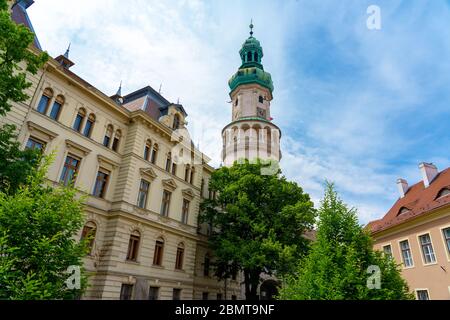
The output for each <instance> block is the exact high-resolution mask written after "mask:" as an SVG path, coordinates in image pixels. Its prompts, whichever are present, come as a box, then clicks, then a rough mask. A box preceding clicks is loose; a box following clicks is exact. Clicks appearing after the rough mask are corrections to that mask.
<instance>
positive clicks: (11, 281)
mask: <svg viewBox="0 0 450 320" xmlns="http://www.w3.org/2000/svg"><path fill="white" fill-rule="evenodd" d="M48 164H49V160H48V158H44V159H43V165H41V166H39V168H38V169H37V170H34V171H33V173H32V174H31V175H30V176H29V177H28V180H27V183H26V184H24V185H22V186H21V187H20V188H19V189H18V190H17V192H16V193H15V194H6V193H3V192H0V299H73V298H75V297H77V296H79V295H80V294H81V293H82V291H83V289H84V288H85V286H86V277H85V275H84V271H83V268H82V258H83V257H84V256H85V255H86V253H87V252H88V247H87V241H89V239H85V240H83V241H81V242H79V241H77V239H75V235H76V234H77V233H78V231H79V230H80V229H81V227H82V225H83V221H84V213H83V204H82V202H83V199H82V198H81V199H77V197H78V196H77V190H76V189H74V188H73V187H71V186H69V187H62V186H61V187H53V186H49V185H48V184H46V178H45V176H46V172H47V168H48ZM69 266H80V271H81V273H80V275H81V277H80V284H81V287H80V289H76V288H75V289H73V288H69V287H68V286H67V285H66V281H67V279H68V278H69V276H70V275H71V274H67V273H66V271H67V268H68V267H69ZM73 284H75V282H73Z"/></svg>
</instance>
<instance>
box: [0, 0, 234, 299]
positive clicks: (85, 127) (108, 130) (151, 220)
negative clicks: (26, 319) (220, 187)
mask: <svg viewBox="0 0 450 320" xmlns="http://www.w3.org/2000/svg"><path fill="white" fill-rule="evenodd" d="M32 3H33V1H32V0H22V1H19V2H18V3H17V4H16V5H14V7H13V9H12V16H13V18H14V20H15V21H16V22H18V23H23V24H25V25H27V26H28V27H29V28H31V29H32V26H31V23H30V21H29V19H28V16H27V14H26V9H27V8H28V7H29V6H30V5H31V4H32ZM31 50H34V51H36V52H39V51H40V50H41V49H40V46H39V42H38V41H37V39H36V41H35V43H34V47H33V48H31ZM73 64H74V62H72V61H71V60H70V58H69V50H67V51H66V53H65V54H64V55H60V56H58V57H56V58H55V59H50V60H49V61H48V62H47V63H46V64H45V66H43V67H42V68H41V69H40V70H39V71H38V73H37V74H36V75H31V74H30V75H28V81H30V82H31V83H32V86H31V87H30V88H29V89H28V90H27V94H28V96H29V99H28V100H27V101H25V102H23V103H14V104H13V108H12V110H11V111H10V112H9V113H8V114H7V116H6V117H5V118H2V119H1V121H0V122H1V123H13V124H15V125H16V126H17V132H18V139H19V141H20V142H21V143H22V146H23V147H24V148H26V147H33V148H40V149H42V150H43V151H44V152H45V154H50V153H51V152H54V154H55V157H54V161H53V163H52V165H51V167H50V169H49V172H48V179H49V180H50V181H51V182H52V183H54V184H59V183H63V184H67V183H69V182H70V181H73V182H74V184H75V186H76V187H77V188H79V189H80V190H82V192H84V193H85V194H86V195H88V197H87V201H86V224H85V226H84V228H83V230H80V233H79V235H78V237H80V238H81V237H84V236H86V235H87V234H91V235H94V236H95V237H94V240H93V241H92V242H91V252H90V254H89V255H88V256H87V257H86V258H85V267H86V269H87V271H88V273H89V275H90V277H89V284H90V286H89V288H88V290H87V292H86V294H85V296H84V297H83V298H84V299H239V298H240V297H241V294H240V292H241V289H240V283H239V281H240V279H239V276H237V277H234V278H232V279H228V280H227V281H217V279H215V278H214V277H213V276H212V274H213V271H212V270H211V268H210V262H211V259H213V257H212V256H211V253H210V252H209V250H208V246H207V235H208V228H207V226H200V225H199V224H198V222H197V216H198V212H199V204H200V201H201V199H202V198H203V197H208V196H211V195H210V194H209V192H208V180H209V177H210V175H211V173H212V172H213V170H214V169H213V168H212V167H211V166H209V165H208V164H207V163H208V161H209V159H208V157H207V156H205V155H204V154H203V153H202V152H200V151H199V150H198V149H196V148H195V147H194V146H193V144H192V143H189V140H188V139H186V137H188V133H187V130H186V128H185V123H186V122H185V119H186V117H187V113H186V111H185V109H184V108H183V106H181V105H179V104H174V103H170V102H169V101H168V100H166V99H165V98H164V97H163V96H161V95H160V94H159V93H158V92H156V91H155V90H154V89H152V88H151V87H150V86H147V87H144V88H141V89H139V90H137V91H135V92H132V93H129V94H127V95H123V96H122V93H121V90H120V89H119V90H118V92H117V93H116V94H114V95H113V96H108V95H106V94H105V93H103V92H101V91H100V90H98V89H96V88H95V87H94V86H92V85H90V84H89V83H88V82H86V81H85V80H84V79H82V78H80V77H79V76H78V75H76V74H75V73H73V72H72V71H71V70H70V68H71V67H72V66H73ZM181 137H182V138H181ZM180 141H181V143H180ZM186 160H187V161H186Z"/></svg>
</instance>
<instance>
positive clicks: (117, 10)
mask: <svg viewBox="0 0 450 320" xmlns="http://www.w3.org/2000/svg"><path fill="white" fill-rule="evenodd" d="M372 4H374V5H378V6H379V7H380V9H381V18H382V22H381V30H369V29H367V27H366V20H367V17H368V15H367V13H366V10H367V7H368V6H369V5H372ZM29 14H30V17H31V20H32V22H33V25H34V28H35V31H36V33H37V34H38V37H39V40H40V42H41V45H42V46H43V48H44V49H45V50H47V51H48V52H49V53H50V54H51V55H52V56H54V57H55V56H57V55H59V54H60V53H63V52H64V51H65V49H66V47H67V45H68V43H69V42H71V43H72V46H71V53H70V54H71V59H72V60H73V61H74V62H75V63H76V65H75V66H74V67H73V68H72V70H73V71H74V72H76V73H77V74H79V75H80V76H81V77H83V78H84V79H86V80H87V81H89V82H90V83H92V84H93V85H95V86H97V87H98V88H99V89H100V90H102V91H103V92H105V93H106V94H109V95H112V94H113V93H114V92H115V91H116V90H117V87H118V84H119V82H120V80H122V81H123V91H122V92H123V93H128V92H131V91H134V90H136V89H138V88H140V87H143V86H145V85H148V84H150V85H151V86H152V87H154V88H155V89H158V88H159V85H160V84H161V83H162V94H163V95H164V96H165V97H166V98H168V99H169V100H171V101H174V102H176V101H177V99H178V98H179V99H180V102H181V103H182V104H183V105H184V107H185V109H186V110H187V112H188V113H189V117H188V121H189V128H190V131H191V133H192V136H193V140H194V141H195V143H199V144H200V148H201V149H202V150H203V151H204V152H205V153H207V154H208V155H210V156H211V157H212V158H213V162H212V164H213V165H218V163H219V161H220V151H221V148H220V146H221V138H220V131H221V129H222V128H223V127H224V126H225V125H226V124H227V123H228V122H229V121H230V119H231V110H230V105H229V104H228V103H227V101H229V97H228V90H229V89H228V86H227V81H228V79H229V77H230V76H231V75H232V74H233V73H234V72H235V71H236V69H237V68H238V66H239V64H240V58H239V55H238V51H239V49H240V47H241V45H242V43H243V42H244V40H245V39H246V38H247V37H248V25H249V22H250V19H251V18H253V22H254V25H255V28H254V32H255V33H254V36H255V37H256V38H257V39H258V40H260V41H261V44H262V46H263V49H264V58H263V64H264V67H265V69H266V70H267V71H268V72H270V73H271V74H272V78H273V81H274V85H275V90H274V93H273V94H274V100H273V101H272V116H273V118H274V122H275V123H276V124H277V125H278V126H279V127H280V128H281V130H282V133H283V136H282V153H283V159H282V162H281V166H282V169H283V172H284V174H285V175H286V176H287V177H288V178H289V179H292V180H295V181H297V182H298V183H299V184H300V185H301V186H302V187H303V188H304V190H305V191H306V192H308V193H310V195H311V196H312V198H313V200H314V201H315V202H316V204H318V202H319V199H320V198H321V196H322V192H323V183H324V180H325V179H328V180H330V181H334V182H335V184H336V186H337V189H338V191H339V192H340V194H341V196H342V197H343V199H344V200H345V201H346V202H348V203H349V204H350V205H351V206H354V207H356V208H358V212H359V217H360V221H361V223H367V222H368V221H370V220H372V219H376V218H380V217H381V216H382V215H383V214H384V213H385V212H386V211H387V210H388V209H389V207H390V206H391V205H392V204H393V202H394V201H395V200H396V199H397V198H398V193H397V189H396V185H395V182H396V179H397V178H399V177H402V178H405V179H407V180H408V182H409V183H410V184H413V183H416V182H418V181H419V180H420V179H421V176H420V172H419V169H418V164H419V163H420V162H422V161H427V162H433V163H435V164H436V165H437V166H438V169H439V170H442V169H444V168H446V167H448V166H449V165H450V161H449V157H448V152H449V148H450V134H449V131H450V122H449V121H448V119H450V2H449V1H444V0H429V1H426V0H405V1H396V0H387V1H376V0H371V1H364V0H341V1H338V0H333V1H331V0H329V1H328V0H321V1H314V0H304V1H301V0H298V1H228V0H227V1H225V0H223V1H193V0H192V1H188V0H179V1H175V0H174V1H139V0H136V1H126V2H125V1H113V0H96V1H88V0H80V1H70V2H69V1H67V2H66V1H64V2H63V4H61V1H58V0H37V1H36V2H35V3H34V4H33V5H32V6H31V7H30V8H29Z"/></svg>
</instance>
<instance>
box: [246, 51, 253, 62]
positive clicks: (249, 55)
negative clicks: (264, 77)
mask: <svg viewBox="0 0 450 320" xmlns="http://www.w3.org/2000/svg"><path fill="white" fill-rule="evenodd" d="M250 61H252V53H251V52H248V53H247V62H250Z"/></svg>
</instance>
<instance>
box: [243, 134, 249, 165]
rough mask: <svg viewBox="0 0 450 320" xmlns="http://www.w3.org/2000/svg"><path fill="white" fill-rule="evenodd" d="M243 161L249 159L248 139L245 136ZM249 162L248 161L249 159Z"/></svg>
mask: <svg viewBox="0 0 450 320" xmlns="http://www.w3.org/2000/svg"><path fill="white" fill-rule="evenodd" d="M244 148H245V149H244V150H245V159H249V158H250V137H249V136H248V135H246V136H245V145H244ZM249 160H250V159H249Z"/></svg>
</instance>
